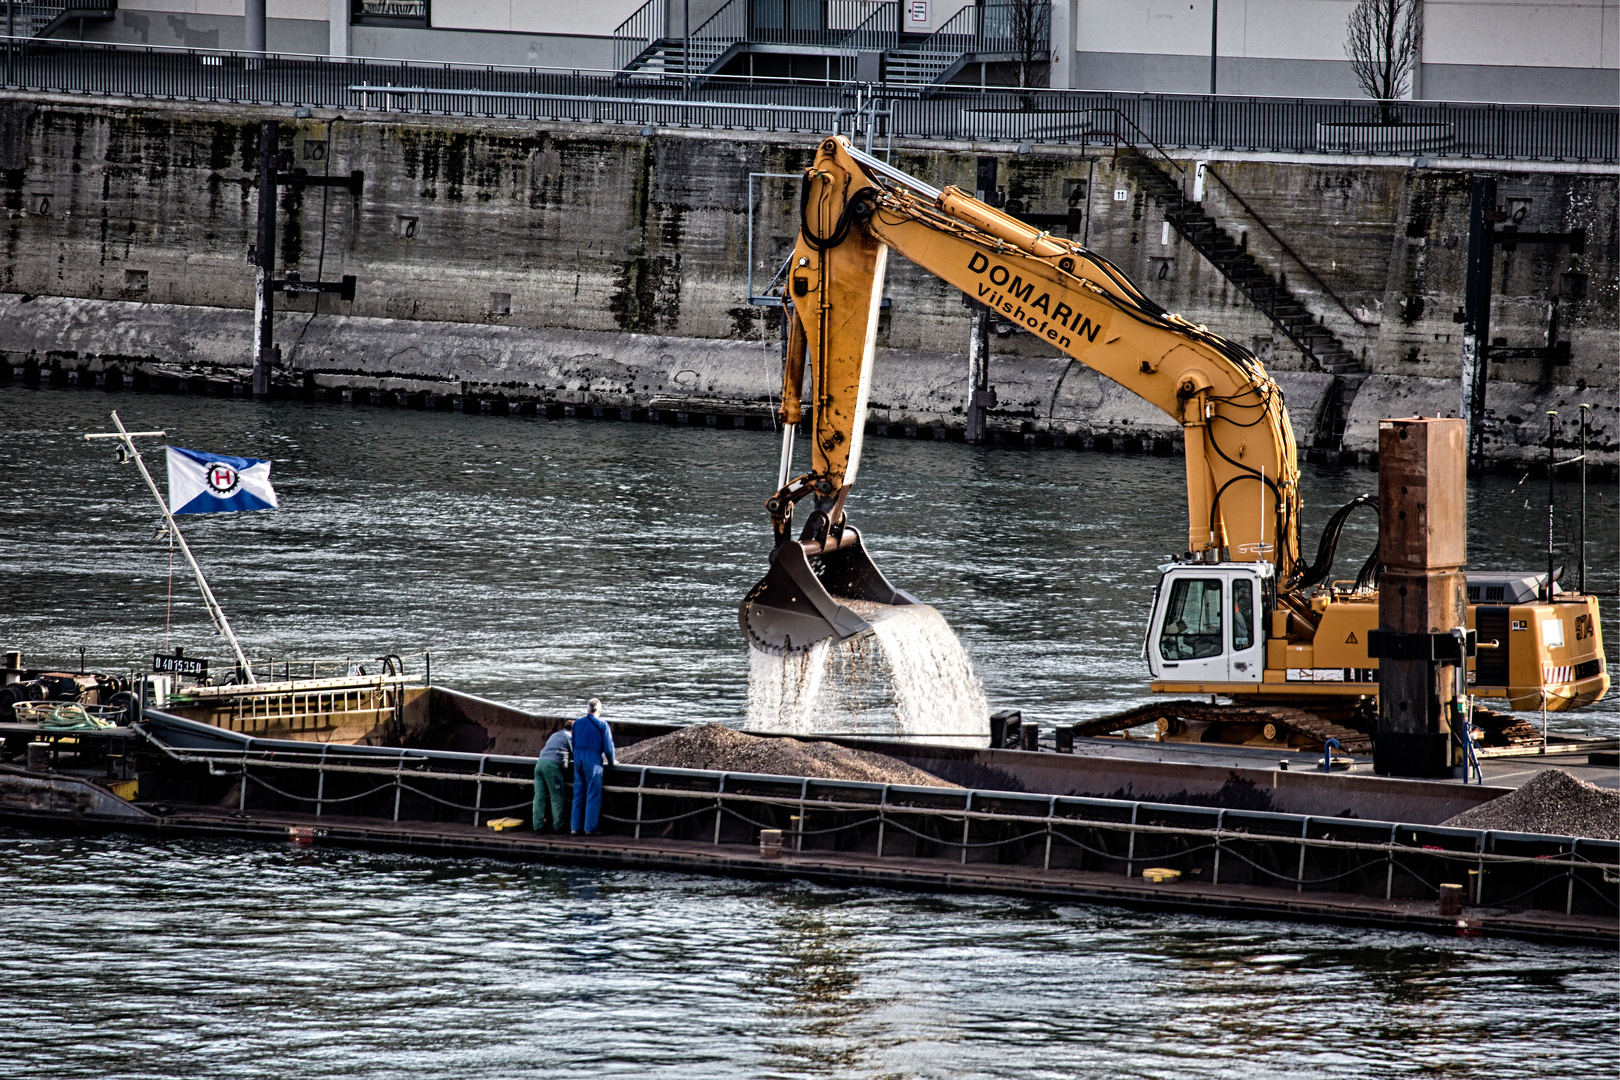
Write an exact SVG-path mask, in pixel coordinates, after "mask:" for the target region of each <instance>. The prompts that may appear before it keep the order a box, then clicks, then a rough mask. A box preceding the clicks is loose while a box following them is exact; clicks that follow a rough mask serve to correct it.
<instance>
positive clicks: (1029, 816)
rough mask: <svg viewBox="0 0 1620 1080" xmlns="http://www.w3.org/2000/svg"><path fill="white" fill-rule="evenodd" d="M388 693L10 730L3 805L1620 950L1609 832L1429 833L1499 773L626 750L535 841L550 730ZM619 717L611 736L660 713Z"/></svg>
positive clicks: (636, 735)
mask: <svg viewBox="0 0 1620 1080" xmlns="http://www.w3.org/2000/svg"><path fill="white" fill-rule="evenodd" d="M260 689H262V690H268V689H269V688H268V687H261V688H260ZM306 689H311V690H313V689H316V688H306ZM329 689H330V688H329ZM379 693H380V691H379ZM389 699H390V700H389V701H388V702H387V703H386V704H382V703H381V702H380V701H379V699H376V698H373V699H370V700H365V699H363V698H361V697H350V698H347V699H344V700H346V701H347V702H350V703H353V704H355V705H356V706H361V705H369V706H371V708H368V709H360V708H354V709H348V710H346V711H347V712H350V713H355V712H360V711H366V712H369V713H370V721H371V727H370V728H369V729H368V730H367V732H366V734H365V735H364V736H363V737H362V738H360V739H359V740H358V741H353V742H351V741H334V740H332V739H331V738H330V737H329V735H330V734H331V733H334V732H335V728H336V727H338V726H340V725H337V724H335V723H334V722H333V721H332V718H331V717H330V716H327V717H326V718H325V719H324V720H323V719H322V716H321V714H319V713H317V712H314V711H312V710H309V709H306V710H304V713H303V714H302V715H300V714H298V712H297V711H296V710H292V709H290V708H289V709H288V710H285V711H284V712H283V713H282V714H281V715H273V710H265V711H262V712H261V713H259V714H250V713H244V714H242V715H241V716H239V717H238V718H237V719H236V720H234V721H233V720H231V719H230V718H229V717H226V716H222V715H221V713H220V711H219V710H218V709H217V708H216V705H217V703H213V704H210V705H209V706H207V707H208V708H210V709H212V710H214V711H213V712H212V713H211V717H210V718H211V719H214V720H224V721H225V723H223V724H222V723H212V722H205V721H204V720H200V719H196V718H190V717H186V716H182V715H179V711H180V710H181V708H182V706H181V705H180V704H179V703H176V705H175V706H174V707H173V710H172V711H171V710H166V709H160V708H156V707H147V708H144V709H142V710H141V711H140V715H139V719H133V720H131V721H130V722H128V723H124V724H118V725H115V726H113V727H109V728H100V729H97V730H95V731H94V732H82V731H73V732H68V731H62V732H55V733H41V732H39V731H37V730H35V731H33V732H25V731H24V730H22V726H20V725H5V726H3V727H0V734H3V735H5V736H6V737H7V738H8V739H13V740H15V739H18V738H21V737H24V736H26V737H27V738H28V739H29V740H30V741H32V742H33V743H34V745H33V746H31V747H30V755H29V757H28V758H27V760H26V761H25V762H23V763H19V764H10V765H0V821H3V822H5V823H7V824H12V825H18V826H24V827H28V828H35V829H55V830H68V831H86V830H90V831H129V832H134V833H137V834H142V835H147V836H152V837H156V838H164V837H178V836H236V837H241V838H246V839H256V840H262V841H273V842H279V843H286V842H293V843H302V844H324V845H338V846H345V847H360V848H369V849H378V850H391V851H402V852H416V853H422V854H435V855H455V856H481V857H490V858H499V859H512V860H520V861H532V862H547V863H564V864H571V865H579V866H595V867H635V868H642V869H657V870H667V871H676V872H688V873H705V874H720V875H735V876H744V877H753V878H765V879H770V878H798V879H805V880H811V881H816V882H821V883H825V884H831V885H841V886H870V887H879V888H894V889H910V890H923V891H939V892H983V893H997V894H1003V895H1010V896H1021V897H1026V898H1031V899H1042V900H1048V901H1060V902H1089V903H1104V904H1114V905H1122V906H1126V907H1133V908H1141V909H1151V910H1165V911H1171V910H1173V911H1183V912H1189V913H1201V914H1212V915H1221V916H1237V917H1253V918H1282V919H1295V920H1310V921H1320V922H1329V923H1334V924H1339V925H1359V926H1382V927H1390V928H1403V929H1412V930H1421V931H1428V932H1438V933H1444V934H1465V935H1474V934H1486V935H1500V936H1510V937H1517V938H1526V939H1533V940H1541V941H1550V942H1560V943H1566V944H1582V945H1594V946H1600V947H1605V948H1614V947H1615V946H1616V944H1617V942H1620V917H1617V905H1616V892H1617V890H1616V885H1617V883H1620V842H1616V841H1608V840H1594V839H1588V838H1580V837H1567V836H1566V837H1557V836H1543V835H1533V834H1518V833H1506V832H1500V831H1482V830H1474V829H1458V828H1448V827H1445V826H1443V825H1441V824H1439V822H1442V821H1444V820H1447V819H1449V818H1450V817H1453V816H1455V815H1456V814H1458V813H1460V812H1462V811H1463V810H1466V809H1468V808H1470V807H1472V806H1476V805H1478V804H1480V803H1481V802H1484V801H1487V800H1489V799H1492V798H1496V797H1498V796H1500V795H1503V794H1506V793H1507V792H1508V791H1509V790H1511V789H1510V788H1506V787H1498V786H1491V785H1486V786H1481V785H1465V784H1458V783H1446V782H1436V781H1418V780H1393V779H1387V778H1383V777H1378V776H1373V775H1367V774H1362V773H1354V772H1351V773H1344V772H1321V771H1312V770H1311V763H1312V757H1311V756H1310V755H1304V754H1297V755H1294V757H1293V758H1292V759H1291V760H1290V759H1282V760H1278V759H1277V758H1276V756H1275V755H1265V756H1261V755H1256V754H1254V753H1249V754H1245V753H1244V752H1242V751H1241V750H1238V749H1234V748H1227V747H1223V748H1219V751H1220V754H1221V756H1220V757H1219V759H1215V758H1213V757H1212V758H1210V759H1207V760H1205V761H1198V760H1195V759H1191V758H1189V755H1188V754H1187V751H1186V750H1185V749H1183V748H1179V747H1176V746H1174V745H1173V744H1155V743H1151V742H1145V741H1143V742H1138V743H1137V744H1136V747H1135V749H1138V750H1140V751H1147V750H1148V748H1150V747H1151V748H1154V749H1153V752H1154V754H1155V755H1156V757H1157V758H1158V759H1149V758H1147V757H1133V756H1131V755H1129V754H1120V753H1117V752H1101V751H1114V750H1118V749H1121V747H1119V746H1118V745H1117V743H1116V745H1115V746H1113V747H1096V746H1095V745H1094V744H1095V743H1098V742H1102V741H1103V740H1077V743H1078V745H1076V746H1075V748H1074V749H1075V751H1076V752H1074V753H1067V754H1059V753H1051V752H1040V751H1026V750H1011V749H1001V748H995V749H970V748H962V747H939V746H925V745H918V744H910V743H884V742H881V741H875V740H870V739H860V740H835V741H842V742H846V743H847V744H848V745H853V746H858V747H859V748H861V749H867V750H874V751H877V752H880V753H885V754H888V755H890V756H892V757H895V758H897V759H899V760H901V761H905V762H908V763H910V764H913V765H915V766H917V767H919V768H922V769H924V770H925V771H928V772H931V773H933V774H934V775H936V776H939V777H941V778H942V779H945V780H948V781H950V782H952V783H955V784H958V785H960V786H957V787H910V786H903V785H897V784H875V783H865V782H858V781H848V780H825V779H816V778H809V777H784V776H764V775H754V774H743V773H726V772H708V771H700V770H689V769H668V768H657V767H651V766H641V765H618V766H613V767H610V768H609V769H608V771H607V777H606V785H605V795H604V810H603V819H602V820H603V824H602V830H601V832H600V833H599V834H598V835H595V836H589V837H567V836H555V835H537V834H535V833H533V832H531V831H529V829H528V828H527V816H528V815H527V810H528V807H529V805H530V799H531V791H532V776H533V769H534V755H535V753H537V752H538V748H539V746H540V745H541V744H542V743H543V742H544V740H545V738H546V737H547V736H548V735H549V734H550V733H551V732H552V731H554V730H556V728H557V727H558V726H559V725H560V723H561V720H559V719H556V718H547V717H542V716H536V715H533V714H529V713H525V712H523V711H521V710H517V709H512V708H509V707H506V706H503V705H500V704H498V703H495V702H491V701H486V700H483V699H480V698H477V697H473V696H471V695H466V694H461V693H458V692H456V691H454V690H450V689H447V688H444V687H441V686H425V685H423V686H406V685H403V684H398V685H395V686H393V687H391V688H390V689H389ZM327 700H328V701H337V702H338V703H342V702H341V701H339V699H336V698H329V699H327ZM350 719H351V720H352V721H354V723H356V724H357V723H358V722H359V721H358V719H357V718H354V717H351V718H350ZM233 722H234V723H235V724H236V726H238V727H247V728H262V729H264V730H263V731H253V730H246V731H244V730H231V728H230V725H231V723H233ZM300 725H303V727H300ZM614 728H615V734H616V737H617V738H618V740H619V742H620V744H621V747H623V746H628V745H630V744H633V743H634V742H636V741H639V740H641V739H645V738H649V737H653V736H655V735H660V734H665V733H668V732H669V731H672V730H675V728H674V726H672V725H662V724H637V723H630V722H626V723H618V724H615V725H614ZM351 729H352V727H351ZM298 734H303V735H304V737H302V738H300V737H296V736H297V735H298ZM323 736H328V737H323ZM1094 751H1098V752H1094ZM1285 762H1287V764H1288V765H1289V766H1290V767H1284V764H1285Z"/></svg>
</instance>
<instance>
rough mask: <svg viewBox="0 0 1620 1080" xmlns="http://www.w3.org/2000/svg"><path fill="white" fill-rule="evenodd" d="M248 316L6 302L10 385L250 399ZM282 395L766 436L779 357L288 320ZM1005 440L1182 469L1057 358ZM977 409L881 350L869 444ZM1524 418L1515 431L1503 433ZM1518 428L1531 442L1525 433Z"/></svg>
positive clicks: (1024, 395)
mask: <svg viewBox="0 0 1620 1080" xmlns="http://www.w3.org/2000/svg"><path fill="white" fill-rule="evenodd" d="M250 331H251V314H250V313H249V312H247V311H243V310H240V309H235V308H219V307H196V306H185V305H178V304H151V303H135V302H131V301H118V300H111V301H109V300H84V299H76V298H64V297H24V296H20V295H17V294H0V381H4V380H9V381H11V382H13V383H21V384H24V385H38V386H53V385H54V386H77V387H82V388H86V389H89V388H100V389H104V390H119V389H140V390H154V391H160V392H180V393H194V394H203V395H207V394H213V395H220V394H224V395H236V396H240V395H243V394H246V393H251V389H250V376H251V365H250V364H249V362H248V355H247V353H248V345H247V343H248V341H249V337H250ZM276 331H277V337H278V339H279V340H280V341H281V342H282V344H283V354H282V360H281V363H280V365H279V367H278V368H277V369H276V372H275V378H274V385H275V390H276V393H277V394H279V395H281V396H286V397H302V398H308V399H314V400H330V401H341V402H352V403H358V404H377V405H384V404H386V405H394V406H402V407H414V408H428V409H460V410H465V411H469V412H488V413H492V414H498V415H507V414H509V413H527V414H532V413H536V412H538V413H542V414H549V415H556V416H564V415H567V416H575V415H577V416H604V417H611V418H614V419H620V418H623V419H631V418H635V419H642V420H645V419H651V420H663V421H667V422H672V423H673V422H687V423H697V424H702V423H712V424H726V425H728V426H730V425H738V426H746V427H769V426H771V425H772V424H773V423H774V420H773V416H774V411H775V407H776V402H777V399H778V398H779V396H780V393H781V387H780V381H779V380H780V375H779V371H780V368H779V366H778V365H779V363H780V359H779V356H780V353H779V345H778V343H777V342H775V341H765V342H761V341H757V340H756V341H717V340H713V339H705V338H683V337H674V336H669V335H656V334H629V333H615V332H606V331H591V330H556V329H543V330H535V329H529V328H526V327H516V326H490V325H479V324H471V323H453V322H428V321H424V320H404V319H377V318H367V317H364V316H348V315H312V314H303V313H288V312H284V313H282V314H280V315H278V316H277V319H276ZM993 370H994V375H995V382H996V392H997V397H998V406H997V407H996V408H995V409H994V410H992V411H991V414H990V418H989V422H990V428H991V431H992V432H993V433H994V435H995V437H996V438H998V440H1000V441H1023V442H1028V443H1032V444H1033V443H1038V444H1041V445H1064V446H1073V447H1076V448H1082V449H1102V450H1130V451H1146V452H1156V453H1174V452H1178V450H1179V447H1180V444H1181V432H1180V429H1179V427H1178V425H1176V424H1175V423H1174V422H1173V421H1172V420H1171V419H1170V418H1169V417H1168V416H1166V415H1164V414H1162V413H1160V412H1159V411H1158V410H1156V409H1154V408H1153V407H1152V406H1150V405H1148V404H1147V403H1146V402H1145V401H1143V400H1142V399H1141V398H1138V397H1137V396H1136V395H1134V394H1132V393H1130V392H1129V391H1127V390H1125V389H1123V388H1122V387H1120V386H1118V385H1117V384H1115V383H1113V382H1111V381H1109V380H1107V379H1104V378H1102V377H1101V376H1099V375H1097V374H1096V373H1095V372H1092V371H1090V370H1088V369H1087V368H1085V367H1084V366H1082V365H1081V364H1079V363H1077V362H1075V361H1073V360H1069V359H1066V358H1061V357H1057V358H1054V357H1005V356H1003V357H999V358H998V359H997V361H996V363H995V366H994V369H993ZM1276 377H1277V380H1278V382H1279V384H1280V385H1281V387H1282V389H1283V393H1284V396H1285V399H1286V400H1287V402H1288V407H1289V411H1290V414H1291V416H1292V418H1293V420H1294V423H1295V426H1296V428H1300V429H1308V426H1309V425H1313V424H1315V423H1316V422H1317V421H1318V420H1319V419H1320V414H1321V411H1322V410H1323V409H1324V408H1325V407H1327V406H1328V403H1329V397H1330V393H1329V392H1330V389H1331V388H1332V386H1333V377H1332V376H1329V375H1324V374H1322V373H1320V372H1309V371H1298V372H1295V371H1280V372H1277V373H1276ZM1455 395H1456V384H1455V383H1453V382H1450V381H1441V380H1422V379H1411V378H1398V377H1390V376H1373V377H1371V378H1369V379H1368V380H1367V381H1366V383H1365V384H1364V385H1363V388H1362V392H1361V394H1360V395H1358V397H1357V398H1356V401H1355V403H1354V406H1353V408H1352V410H1351V414H1350V421H1351V422H1350V426H1349V427H1348V428H1347V430H1346V439H1345V448H1344V450H1343V451H1342V454H1343V456H1344V457H1346V458H1348V459H1355V460H1361V461H1366V460H1368V458H1369V455H1370V454H1371V453H1373V452H1375V451H1376V449H1377V441H1378V436H1377V421H1378V420H1379V419H1380V418H1381V417H1383V416H1389V415H1404V414H1410V413H1411V412H1413V411H1416V408H1415V407H1417V406H1421V409H1422V411H1424V412H1430V413H1432V412H1434V411H1438V410H1441V409H1442V408H1443V406H1444V405H1445V403H1446V402H1447V401H1449V400H1451V399H1453V398H1455ZM1578 396H1580V395H1578V394H1577V393H1576V392H1575V391H1574V389H1573V388H1571V387H1552V388H1541V387H1533V386H1523V385H1504V386H1502V387H1500V388H1498V392H1497V394H1496V397H1495V399H1494V400H1495V402H1496V404H1495V406H1493V407H1494V408H1496V409H1497V410H1498V411H1500V412H1502V419H1501V421H1500V422H1497V423H1494V424H1493V427H1492V430H1491V431H1488V432H1487V437H1486V451H1487V453H1488V454H1489V455H1490V456H1491V457H1492V458H1493V459H1494V460H1497V461H1500V462H1504V463H1507V462H1521V461H1523V462H1534V461H1538V460H1540V456H1541V451H1540V450H1539V449H1538V448H1537V442H1536V438H1534V437H1532V436H1535V434H1536V432H1537V431H1544V430H1545V429H1544V428H1540V427H1538V426H1537V425H1540V424H1543V423H1544V416H1545V411H1546V408H1548V407H1559V406H1560V405H1565V404H1566V403H1568V402H1572V401H1574V400H1575V398H1576V397H1578ZM966 405H967V356H966V354H965V353H938V352H927V351H923V350H906V349H880V350H878V354H877V359H876V363H875V365H874V369H873V387H872V393H871V411H870V413H869V415H868V425H869V428H871V429H875V430H877V431H879V432H881V433H884V434H894V435H910V436H913V437H917V436H922V437H933V438H947V439H959V438H961V433H962V430H963V427H964V418H965V414H966ZM1613 414H1614V410H1613V409H1599V410H1595V411H1594V419H1595V421H1596V423H1595V426H1594V430H1593V435H1592V442H1593V445H1594V446H1596V447H1598V448H1599V449H1598V450H1597V451H1596V452H1595V454H1594V459H1595V460H1596V461H1597V463H1599V464H1601V465H1605V466H1607V467H1608V468H1609V469H1610V470H1612V469H1613V467H1614V465H1615V463H1616V461H1617V455H1616V454H1615V445H1616V437H1615V430H1614V423H1613ZM1509 418H1511V419H1512V423H1511V424H1509V423H1508V422H1507V420H1508V419H1509ZM1513 425H1519V426H1513Z"/></svg>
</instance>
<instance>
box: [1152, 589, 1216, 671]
mask: <svg viewBox="0 0 1620 1080" xmlns="http://www.w3.org/2000/svg"><path fill="white" fill-rule="evenodd" d="M1220 654H1221V579H1220V578H1182V579H1181V580H1179V581H1177V582H1176V583H1175V584H1174V585H1172V586H1171V588H1170V602H1169V603H1168V604H1166V605H1165V610H1164V628H1163V629H1162V630H1160V631H1159V655H1160V656H1162V657H1164V658H1165V659H1166V660H1198V659H1201V658H1203V657H1206V656H1219V655H1220Z"/></svg>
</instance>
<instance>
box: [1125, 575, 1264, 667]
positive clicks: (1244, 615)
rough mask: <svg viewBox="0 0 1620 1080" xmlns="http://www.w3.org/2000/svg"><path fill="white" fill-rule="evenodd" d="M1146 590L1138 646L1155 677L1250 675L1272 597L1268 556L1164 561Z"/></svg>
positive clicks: (1257, 663)
mask: <svg viewBox="0 0 1620 1080" xmlns="http://www.w3.org/2000/svg"><path fill="white" fill-rule="evenodd" d="M1162 569H1163V572H1164V577H1162V578H1161V579H1160V580H1159V586H1158V588H1157V589H1156V590H1155V591H1154V597H1153V601H1154V602H1153V618H1152V619H1151V620H1150V621H1149V623H1148V634H1147V639H1146V640H1145V641H1144V642H1143V654H1144V656H1145V658H1146V660H1147V662H1148V670H1149V671H1151V672H1152V673H1153V677H1154V678H1155V679H1157V680H1163V681H1165V682H1175V683H1185V684H1191V685H1192V686H1195V687H1202V686H1205V685H1210V686H1212V685H1214V684H1217V683H1223V684H1224V683H1258V682H1259V681H1260V677H1261V674H1262V673H1263V672H1264V670H1265V645H1266V634H1265V631H1264V627H1265V619H1266V618H1267V613H1268V612H1269V611H1270V610H1271V608H1272V606H1274V604H1275V600H1274V599H1273V598H1274V597H1275V595H1276V576H1275V575H1276V569H1275V567H1273V566H1272V564H1271V563H1269V562H1242V563H1233V562H1221V563H1202V562H1187V563H1172V564H1169V565H1167V566H1165V567H1163V568H1162Z"/></svg>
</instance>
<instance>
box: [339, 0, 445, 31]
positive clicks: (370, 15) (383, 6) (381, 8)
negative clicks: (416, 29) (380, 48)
mask: <svg viewBox="0 0 1620 1080" xmlns="http://www.w3.org/2000/svg"><path fill="white" fill-rule="evenodd" d="M428 15H429V11H428V0H349V21H351V22H353V23H355V24H357V25H365V26H427V25H429V18H428Z"/></svg>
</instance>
